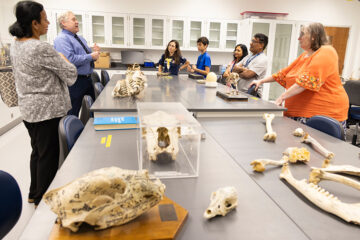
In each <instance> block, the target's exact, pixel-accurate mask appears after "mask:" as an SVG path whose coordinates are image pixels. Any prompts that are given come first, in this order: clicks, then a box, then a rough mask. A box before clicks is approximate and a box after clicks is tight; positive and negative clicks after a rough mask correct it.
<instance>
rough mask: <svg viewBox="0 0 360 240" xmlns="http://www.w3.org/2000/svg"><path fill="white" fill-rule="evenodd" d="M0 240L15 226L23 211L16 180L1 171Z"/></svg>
mask: <svg viewBox="0 0 360 240" xmlns="http://www.w3.org/2000/svg"><path fill="white" fill-rule="evenodd" d="M0 191H1V197H0V239H3V237H5V235H6V234H8V232H10V230H11V229H12V228H13V227H14V226H15V224H16V223H17V221H18V220H19V218H20V215H21V211H22V198H21V191H20V188H19V185H18V183H17V182H16V180H15V179H14V178H13V177H12V176H11V175H10V174H8V173H7V172H4V171H1V170H0Z"/></svg>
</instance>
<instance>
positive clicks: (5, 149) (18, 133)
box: [0, 123, 359, 240]
mask: <svg viewBox="0 0 360 240" xmlns="http://www.w3.org/2000/svg"><path fill="white" fill-rule="evenodd" d="M353 132H354V126H351V127H350V129H349V130H348V131H347V133H346V135H347V141H348V142H351V139H352V134H353ZM358 141H359V136H358ZM30 153H31V146H30V137H29V135H28V133H27V130H26V128H25V126H24V124H23V123H20V124H19V125H17V126H16V127H14V128H13V129H11V130H10V131H8V132H6V133H5V134H4V135H2V136H0V169H1V170H4V171H6V172H8V173H10V174H11V175H12V176H13V177H14V178H15V179H16V180H17V181H18V183H19V186H20V189H21V193H22V197H23V209H22V213H21V217H20V219H19V221H18V222H17V224H16V225H15V227H14V228H13V229H12V230H11V231H10V232H9V233H8V234H7V235H6V236H5V238H4V240H16V239H18V238H19V237H20V236H21V234H22V232H23V230H24V229H25V226H26V225H27V223H28V221H29V220H30V218H31V216H32V215H33V213H34V211H35V209H34V205H33V204H30V203H28V202H27V201H26V200H27V194H28V189H29V186H30V166H29V159H30Z"/></svg>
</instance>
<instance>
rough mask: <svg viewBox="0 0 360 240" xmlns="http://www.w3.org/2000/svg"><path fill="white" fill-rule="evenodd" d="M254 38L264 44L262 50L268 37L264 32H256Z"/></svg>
mask: <svg viewBox="0 0 360 240" xmlns="http://www.w3.org/2000/svg"><path fill="white" fill-rule="evenodd" d="M254 38H257V39H259V42H261V43H263V44H264V47H263V50H265V48H266V46H267V44H268V41H269V40H268V37H267V36H266V35H265V34H262V33H257V34H255V35H254Z"/></svg>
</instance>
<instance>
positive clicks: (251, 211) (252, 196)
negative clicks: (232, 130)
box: [20, 120, 308, 240]
mask: <svg viewBox="0 0 360 240" xmlns="http://www.w3.org/2000/svg"><path fill="white" fill-rule="evenodd" d="M109 134H111V135H112V142H111V145H110V147H109V148H106V147H105V145H104V144H101V138H102V137H106V136H108V135H109ZM136 144H137V132H136V130H120V131H98V132H96V131H95V130H94V128H93V125H92V120H90V121H89V122H88V123H87V125H86V127H85V129H84V131H83V132H82V134H81V135H80V137H79V139H78V140H77V142H76V143H75V146H74V147H73V149H72V150H71V152H70V154H69V155H68V157H67V159H66V160H65V162H64V164H63V166H62V167H61V169H60V170H59V171H58V173H57V175H56V177H55V179H54V181H53V182H52V184H51V186H50V189H54V188H57V187H60V186H62V185H65V184H66V183H68V182H70V181H72V180H74V179H75V178H77V177H80V176H81V175H83V174H85V173H87V172H89V171H92V170H95V169H98V168H103V167H110V166H117V167H121V168H124V169H137V168H138V159H137V147H136ZM199 170H200V172H199V177H197V178H184V179H164V180H162V181H163V182H164V183H165V185H166V191H165V194H166V195H167V196H168V197H169V198H171V199H172V200H174V201H175V202H177V203H178V204H180V205H181V206H182V207H184V208H185V209H187V210H188V211H189V215H188V218H187V220H186V222H185V224H184V225H183V227H182V229H181V230H180V233H179V234H178V236H177V239H222V240H226V239H229V240H230V239H231V240H232V239H308V238H307V237H306V235H305V234H304V233H303V232H302V231H301V229H299V228H298V226H297V225H296V224H294V223H293V221H292V220H291V219H290V218H289V217H288V216H287V214H286V213H285V212H283V211H282V210H281V209H280V208H279V206H278V205H277V204H275V203H274V202H273V201H272V199H271V198H270V197H269V196H268V195H267V194H266V193H265V192H264V191H263V190H262V189H261V188H260V187H259V186H258V184H257V183H256V182H255V181H254V179H252V178H251V177H250V176H249V175H248V174H247V173H246V172H245V171H244V170H243V169H242V168H240V167H239V166H238V165H237V164H236V163H235V161H234V160H233V159H232V158H231V157H230V156H229V155H228V154H227V153H226V152H225V151H224V150H223V149H222V148H221V147H220V146H219V145H218V144H217V143H216V142H215V141H214V139H213V138H212V137H210V135H208V137H207V138H206V139H205V140H203V141H202V142H201V149H200V169H199ZM225 186H234V187H235V188H236V189H237V190H238V196H239V203H238V207H237V209H236V210H235V211H232V212H231V213H229V214H228V215H227V216H226V217H216V218H214V219H212V220H210V221H208V220H205V219H204V218H203V213H204V211H205V209H206V208H207V206H208V204H209V202H210V194H211V192H212V191H215V190H217V189H218V188H220V187H225ZM55 219H56V215H55V214H54V213H52V212H51V210H50V208H49V207H48V206H47V205H46V204H45V203H43V202H41V203H40V205H39V207H38V208H37V209H36V211H35V213H34V215H33V217H32V218H31V220H30V221H29V223H28V225H27V227H26V229H25V230H24V232H23V234H22V236H21V238H20V239H26V240H29V239H36V240H38V239H47V238H48V237H49V234H50V232H51V230H52V227H53V225H54V221H55ZM94 234H96V232H95V231H94Z"/></svg>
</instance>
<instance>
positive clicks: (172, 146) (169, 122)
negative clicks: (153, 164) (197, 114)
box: [142, 111, 181, 161]
mask: <svg viewBox="0 0 360 240" xmlns="http://www.w3.org/2000/svg"><path fill="white" fill-rule="evenodd" d="M143 123H144V124H145V125H146V126H147V127H144V128H143V129H142V134H143V137H145V140H146V149H147V153H148V155H149V159H150V160H152V161H156V160H157V158H158V156H159V155H160V154H162V155H164V154H165V155H168V156H171V159H172V160H175V159H176V156H177V154H178V152H179V138H180V137H181V127H180V126H179V122H178V120H177V119H176V118H175V117H174V116H172V115H170V114H167V113H165V112H163V111H157V112H155V113H153V114H150V115H147V116H144V118H143Z"/></svg>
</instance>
